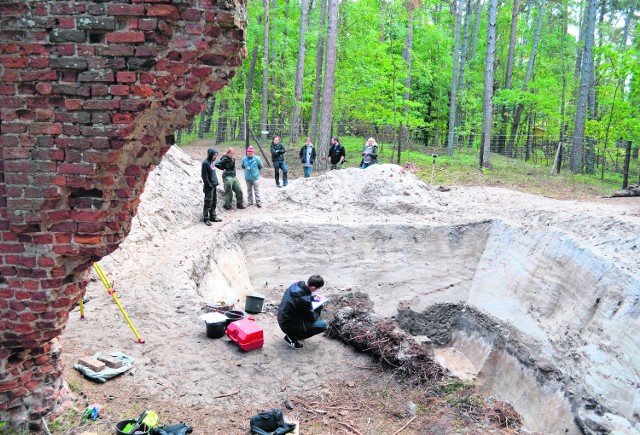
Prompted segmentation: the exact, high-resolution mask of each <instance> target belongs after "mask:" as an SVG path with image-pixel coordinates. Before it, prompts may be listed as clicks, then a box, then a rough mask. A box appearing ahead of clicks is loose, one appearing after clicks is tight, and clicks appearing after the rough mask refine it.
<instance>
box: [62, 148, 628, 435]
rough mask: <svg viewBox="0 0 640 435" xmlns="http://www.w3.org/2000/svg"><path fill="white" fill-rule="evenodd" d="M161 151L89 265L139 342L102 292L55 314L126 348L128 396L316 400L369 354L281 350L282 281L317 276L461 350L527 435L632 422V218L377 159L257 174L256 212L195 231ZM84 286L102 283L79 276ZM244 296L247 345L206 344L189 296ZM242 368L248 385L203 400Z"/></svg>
mask: <svg viewBox="0 0 640 435" xmlns="http://www.w3.org/2000/svg"><path fill="white" fill-rule="evenodd" d="M205 151H206V150H205ZM168 156H169V157H172V160H167V159H165V161H163V164H162V165H160V166H159V167H158V168H157V169H156V170H155V171H154V172H153V173H152V174H151V176H150V179H149V182H148V186H147V191H145V195H146V197H145V195H143V201H142V203H141V206H140V213H139V216H138V217H137V219H135V220H134V224H135V226H134V229H133V230H132V233H131V234H130V236H129V238H128V239H127V241H126V242H125V243H124V244H123V245H122V246H121V248H120V249H119V250H118V251H116V252H115V253H114V254H112V255H111V256H109V257H108V258H105V259H103V261H102V262H101V263H103V268H104V269H105V271H106V273H107V275H108V276H109V278H110V279H112V280H114V281H115V282H116V283H117V284H118V285H117V286H116V290H118V291H119V293H118V295H119V297H120V300H121V301H122V302H123V305H124V306H125V308H127V310H128V312H129V315H130V317H131V318H132V320H133V321H134V323H135V324H136V327H137V328H138V330H139V331H140V333H141V335H142V336H143V337H144V338H145V340H146V343H147V344H145V345H144V347H139V345H137V344H136V343H135V342H134V340H133V339H132V335H131V334H130V331H129V330H128V329H127V327H126V325H125V324H123V323H122V320H121V318H120V317H119V316H120V314H119V313H118V312H117V310H113V307H112V305H111V302H110V301H109V299H107V298H106V297H104V295H101V296H100V297H94V298H93V299H92V300H91V303H90V304H88V305H87V319H86V320H85V321H82V323H81V321H79V320H78V319H77V317H76V313H72V317H71V320H70V322H69V325H68V327H67V332H66V333H65V334H66V335H67V337H66V340H67V341H68V342H71V345H67V346H66V347H65V351H66V352H75V353H77V354H87V353H89V351H90V350H94V349H95V347H92V346H89V344H88V343H91V342H92V340H93V342H94V343H95V342H96V337H98V339H97V340H98V341H97V342H98V343H100V340H102V342H103V343H105V344H106V343H108V345H109V346H110V347H109V350H110V349H112V348H118V349H120V350H123V351H125V352H127V353H129V354H132V355H133V356H135V357H136V358H137V363H138V364H139V369H138V371H136V373H135V376H133V378H132V379H129V380H128V381H132V385H131V388H132V389H134V390H136V391H138V390H139V391H141V393H139V394H142V395H144V396H145V397H156V398H157V397H161V398H164V399H166V400H169V401H171V402H172V403H175V404H184V405H185V406H188V407H189V408H190V409H194V410H196V409H206V410H208V411H210V410H213V412H214V413H215V415H216V416H217V417H218V418H219V417H220V416H221V415H222V413H223V412H224V411H225V410H226V409H229V402H225V401H226V400H230V401H231V403H233V404H234V406H235V405H238V406H240V405H243V406H246V407H249V408H251V409H252V410H253V411H258V409H254V408H252V407H255V406H257V405H256V404H258V403H264V404H273V403H278V404H282V403H284V401H285V400H286V399H287V398H288V397H291V396H294V395H304V394H307V395H308V394H311V393H313V392H317V393H318V394H323V395H325V396H326V395H330V393H331V391H332V388H331V386H332V385H337V384H339V383H344V382H351V383H354V384H355V385H356V387H355V388H358V386H359V385H360V384H359V382H360V381H359V379H360V376H363V369H362V368H358V367H369V366H372V361H371V358H370V357H369V356H367V355H365V354H362V353H359V352H356V351H354V350H353V349H351V348H349V347H348V346H345V345H343V344H341V343H340V342H337V341H336V340H330V339H328V338H326V337H317V338H315V337H314V339H311V340H308V341H307V342H306V343H305V347H304V349H302V351H301V352H297V351H296V352H290V349H288V348H287V347H286V345H285V343H284V341H283V340H282V333H281V332H280V330H279V328H278V326H277V322H276V321H275V317H274V316H273V313H274V311H275V308H276V306H277V303H278V302H279V298H280V296H281V294H282V291H283V289H284V288H286V287H287V286H288V285H290V284H291V283H292V282H293V281H294V280H300V279H306V278H307V277H308V276H309V275H310V274H313V273H319V274H321V275H323V276H324V277H325V279H326V282H327V286H326V287H327V288H326V289H325V290H324V292H325V293H328V294H336V295H341V294H349V293H356V292H360V293H364V294H366V295H368V297H369V298H370V300H371V302H372V304H373V308H372V309H373V311H375V312H376V313H378V314H380V315H382V316H385V317H388V318H394V319H395V320H397V321H398V322H399V323H400V324H401V325H402V326H403V327H404V329H405V330H406V331H408V332H410V333H412V334H414V335H416V338H418V339H420V338H419V336H421V335H422V336H428V337H429V338H430V340H431V341H432V342H433V343H434V345H435V347H437V348H438V349H436V354H437V355H436V356H437V357H440V354H441V353H445V354H446V353H447V352H449V354H452V355H453V356H452V357H450V358H449V360H448V361H445V363H446V364H447V365H451V366H452V363H455V360H456V358H457V359H460V360H461V359H462V358H463V357H464V360H465V362H466V363H467V364H468V367H469V371H470V372H471V373H470V376H471V377H473V378H474V379H475V381H474V382H476V383H478V384H479V385H482V386H483V388H485V390H484V391H485V393H486V394H488V395H493V396H495V397H497V398H498V399H502V400H505V401H507V402H510V403H512V404H513V405H514V406H515V407H516V409H517V411H518V412H519V413H520V414H521V415H522V416H523V417H524V419H525V423H524V427H525V428H527V429H528V430H538V431H547V432H548V433H563V431H564V430H565V429H568V431H569V432H568V433H579V431H583V432H585V433H598V432H600V433H602V432H603V431H607V430H608V431H612V430H616V429H617V430H620V431H622V432H623V433H633V430H637V425H638V414H639V412H638V408H639V404H638V400H639V399H638V394H637V391H638V375H637V373H638V371H639V370H638V364H637V362H636V361H638V360H640V359H639V358H640V349H639V348H638V343H637V340H636V336H637V331H638V328H639V327H640V324H639V320H638V317H639V313H640V307H639V300H640V297H639V295H638V293H639V291H640V290H639V289H640V285H639V282H640V280H639V277H638V275H637V273H638V272H637V271H638V270H640V268H639V267H638V266H639V263H640V262H639V261H638V258H637V254H636V256H635V257H634V256H633V254H634V253H635V249H636V248H634V246H636V245H638V236H637V234H639V233H640V231H639V229H640V225H639V224H638V216H640V213H637V215H636V214H634V213H629V214H628V215H626V216H625V213H627V212H628V211H623V210H622V209H618V210H614V211H615V213H614V211H611V210H610V209H611V207H610V205H607V206H606V207H600V206H599V205H595V206H594V205H593V204H584V205H583V204H578V203H573V202H561V201H553V200H548V199H545V198H539V197H534V196H530V195H524V194H518V193H514V192H507V191H503V190H500V189H486V188H454V189H452V190H450V191H446V192H440V191H437V190H436V189H434V188H431V187H429V186H426V185H425V184H423V183H422V182H420V181H419V180H418V179H417V178H416V177H415V176H413V175H412V174H408V173H403V172H402V171H401V170H400V168H398V167H396V166H392V165H376V167H372V168H369V169H367V170H366V171H361V170H355V169H354V170H342V171H333V172H332V173H329V174H326V175H320V176H317V177H312V178H310V179H304V180H302V179H300V180H292V181H291V182H290V183H289V186H287V188H286V189H276V188H275V186H272V185H270V182H271V180H269V179H267V178H266V177H265V179H264V184H263V186H264V188H265V191H264V193H263V194H264V196H265V202H264V206H263V207H262V208H261V209H257V208H255V207H249V208H248V209H247V210H242V211H234V212H227V213H225V212H224V211H221V213H220V214H219V215H220V216H221V217H222V219H223V222H222V223H220V224H218V226H214V227H213V228H209V227H205V226H204V224H202V223H201V222H198V221H199V220H200V219H201V217H200V213H201V212H200V204H199V203H198V201H197V200H193V198H199V197H200V196H201V186H200V185H199V184H198V181H197V174H198V173H199V172H198V170H199V166H198V165H199V163H190V162H188V161H187V160H186V159H184V158H183V157H182V156H177V155H175V154H174V155H173V156H172V152H171V151H170V153H169V154H168ZM185 173H192V174H194V177H192V178H188V177H185ZM172 189H173V190H172ZM174 190H175V192H174ZM171 201H174V202H173V203H172V202H171ZM160 204H162V207H159V206H158V205H160ZM605 209H606V210H605ZM578 224H579V225H578ZM88 291H89V292H90V293H94V294H95V295H97V294H99V293H102V292H104V289H102V288H100V283H99V282H94V283H91V284H90V285H89V290H88ZM254 292H258V293H261V294H264V295H265V296H266V299H265V304H264V310H263V313H260V314H257V315H256V320H257V322H259V323H260V324H261V325H263V326H264V327H265V346H264V348H263V349H260V350H256V351H253V352H249V353H246V354H240V353H238V352H237V349H235V348H233V347H231V345H228V343H226V342H225V339H224V338H223V339H222V340H206V337H205V334H204V331H202V329H203V328H202V325H201V322H200V321H199V320H198V319H199V316H200V315H201V314H202V312H203V307H205V306H208V305H211V304H216V303H217V302H219V301H220V299H224V302H228V300H227V299H232V302H234V303H235V304H236V307H240V308H241V307H242V306H243V305H244V301H245V298H246V296H247V295H250V294H253V293H254ZM142 301H144V303H141V302H142ZM94 310H97V311H99V312H100V313H101V315H99V316H98V315H95V313H94ZM435 320H437V322H436V321H435ZM412 328H413V329H412ZM105 330H110V332H111V335H110V336H109V339H108V340H106V338H102V337H103V336H104V331H105ZM194 331H197V332H194ZM100 350H102V349H100ZM212 355H213V356H214V357H211V356H212ZM203 358H206V361H207V363H206V364H203V363H202V361H203ZM66 359H67V361H72V360H73V356H71V357H67V358H66ZM336 362H340V363H339V364H336ZM452 368H454V367H453V366H452ZM454 369H455V368H454ZM367 374H369V375H371V376H375V375H373V374H370V373H369V372H367V370H364V375H365V376H366V375H367ZM243 377H244V378H246V379H253V380H255V379H264V380H265V381H264V382H251V388H250V389H247V390H246V391H244V394H243V395H242V397H240V396H233V397H232V398H231V399H227V398H224V399H221V400H218V399H215V400H214V399H213V397H216V395H222V394H227V393H229V391H231V392H233V391H234V386H236V385H237V383H238V380H239V379H243ZM351 380H354V381H351ZM194 392H196V393H197V394H194ZM261 400H262V402H261ZM219 421H220V424H223V423H224V424H226V426H221V427H222V428H224V429H228V430H227V432H228V433H243V432H242V430H241V428H240V427H239V426H237V423H236V426H234V423H233V422H232V420H224V419H221V420H219ZM230 421H231V423H230ZM236 421H237V420H236ZM574 422H575V423H574ZM211 424H213V423H211ZM217 428H218V427H217V426H215V427H214V426H210V427H209V426H207V427H206V429H202V428H201V430H204V432H203V433H216V430H217ZM234 428H235V429H234ZM325 429H326V428H325ZM396 429H397V428H396ZM207 430H208V431H207ZM220 430H222V429H220ZM243 430H244V429H243ZM336 430H338V429H336ZM625 431H626V432H625ZM365 432H367V431H366V430H365ZM392 432H393V431H391V433H392ZM309 433H327V431H326V430H325V431H324V432H322V430H319V431H318V432H313V431H309ZM379 433H385V432H379ZM417 433H420V432H417Z"/></svg>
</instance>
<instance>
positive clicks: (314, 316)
mask: <svg viewBox="0 0 640 435" xmlns="http://www.w3.org/2000/svg"><path fill="white" fill-rule="evenodd" d="M323 285H324V279H323V278H322V277H321V276H320V275H311V276H310V277H309V279H308V280H307V282H306V283H305V282H304V281H298V282H294V283H293V284H291V285H290V286H289V288H288V289H287V290H286V291H285V292H284V295H283V296H282V301H281V302H280V307H279V308H278V325H280V329H282V332H284V333H285V334H286V335H285V336H284V341H285V342H286V343H287V344H288V345H289V346H290V347H292V348H294V349H300V348H301V347H302V346H303V345H302V343H300V341H299V340H304V339H305V338H310V337H313V336H314V335H317V334H320V333H322V332H324V331H325V330H326V329H327V323H326V322H325V321H324V320H320V315H321V314H322V306H319V307H318V308H316V309H315V310H314V309H313V305H312V301H313V295H312V293H313V292H315V291H316V290H318V289H319V288H321V287H322V286H323Z"/></svg>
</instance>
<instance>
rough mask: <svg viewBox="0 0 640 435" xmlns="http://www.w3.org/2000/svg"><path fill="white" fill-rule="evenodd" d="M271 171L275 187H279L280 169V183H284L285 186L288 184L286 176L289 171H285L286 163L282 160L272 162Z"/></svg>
mask: <svg viewBox="0 0 640 435" xmlns="http://www.w3.org/2000/svg"><path fill="white" fill-rule="evenodd" d="M273 169H274V171H275V176H276V186H279V185H280V169H282V181H283V182H284V185H285V186H286V185H287V184H289V182H288V181H287V176H288V174H289V170H288V169H287V162H285V161H284V160H276V161H275V162H273Z"/></svg>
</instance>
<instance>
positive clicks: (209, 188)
mask: <svg viewBox="0 0 640 435" xmlns="http://www.w3.org/2000/svg"><path fill="white" fill-rule="evenodd" d="M217 158H218V151H216V149H215V148H209V151H207V158H206V159H204V160H203V161H202V170H201V171H200V175H201V176H202V182H203V183H204V187H203V188H202V191H203V192H204V209H203V210H202V213H203V214H204V223H205V225H206V226H208V227H210V226H211V221H213V222H222V219H219V218H218V216H216V206H217V205H218V191H217V188H218V175H217V174H216V171H215V169H214V168H215V166H214V163H213V162H215V161H216V159H217Z"/></svg>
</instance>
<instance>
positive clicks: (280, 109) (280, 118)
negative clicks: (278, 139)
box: [274, 0, 289, 133]
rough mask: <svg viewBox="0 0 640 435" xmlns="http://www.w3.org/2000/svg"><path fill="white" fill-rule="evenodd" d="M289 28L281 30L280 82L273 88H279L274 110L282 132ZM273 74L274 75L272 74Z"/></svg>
mask: <svg viewBox="0 0 640 435" xmlns="http://www.w3.org/2000/svg"><path fill="white" fill-rule="evenodd" d="M284 22H285V23H288V22H289V0H286V1H285V9H284ZM288 29H289V26H287V25H285V26H284V30H283V32H282V45H281V46H280V56H279V58H280V68H278V71H279V72H280V74H279V75H277V77H279V79H280V84H279V85H278V87H277V88H274V90H275V89H280V102H279V103H278V110H277V111H276V114H277V120H278V126H279V129H280V131H282V132H283V133H284V127H285V124H284V122H285V121H284V120H285V116H286V113H285V108H286V107H288V106H289V101H288V100H287V97H288V95H287V93H286V92H285V89H286V88H287V86H286V84H285V82H284V74H285V73H284V72H285V70H286V65H287V62H286V53H287V33H288V32H287V30H288ZM274 76H276V75H275V74H274Z"/></svg>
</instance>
